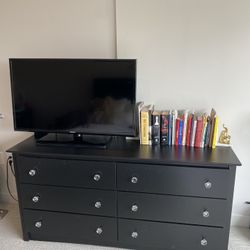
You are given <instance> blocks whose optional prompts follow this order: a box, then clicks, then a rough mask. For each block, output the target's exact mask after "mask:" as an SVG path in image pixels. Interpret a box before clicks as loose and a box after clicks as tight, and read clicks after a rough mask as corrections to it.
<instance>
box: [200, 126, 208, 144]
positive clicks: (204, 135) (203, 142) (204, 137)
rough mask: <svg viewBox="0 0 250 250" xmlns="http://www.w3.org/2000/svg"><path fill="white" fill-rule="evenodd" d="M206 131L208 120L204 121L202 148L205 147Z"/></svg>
mask: <svg viewBox="0 0 250 250" xmlns="http://www.w3.org/2000/svg"><path fill="white" fill-rule="evenodd" d="M206 131H207V121H204V126H203V133H202V139H201V144H200V147H201V148H204V147H205V139H206Z"/></svg>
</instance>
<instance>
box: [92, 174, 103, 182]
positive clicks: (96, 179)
mask: <svg viewBox="0 0 250 250" xmlns="http://www.w3.org/2000/svg"><path fill="white" fill-rule="evenodd" d="M93 178H94V181H99V180H100V179H101V175H100V174H95V175H94V177H93Z"/></svg>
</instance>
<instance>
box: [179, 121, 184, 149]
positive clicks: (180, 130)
mask: <svg viewBox="0 0 250 250" xmlns="http://www.w3.org/2000/svg"><path fill="white" fill-rule="evenodd" d="M182 136H183V120H182V119H180V128H179V135H178V145H182Z"/></svg>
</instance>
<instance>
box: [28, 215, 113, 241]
mask: <svg viewBox="0 0 250 250" xmlns="http://www.w3.org/2000/svg"><path fill="white" fill-rule="evenodd" d="M23 219H24V230H25V233H26V234H27V235H29V239H31V240H47V241H64V242H76V243H85V242H89V241H90V242H91V241H92V242H93V243H95V244H102V242H109V241H114V240H116V239H117V230H116V228H117V222H116V219H114V218H104V217H100V216H98V217H95V216H87V215H78V214H66V213H54V212H44V211H32V210H24V211H23Z"/></svg>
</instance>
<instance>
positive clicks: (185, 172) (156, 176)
mask: <svg viewBox="0 0 250 250" xmlns="http://www.w3.org/2000/svg"><path fill="white" fill-rule="evenodd" d="M117 165H118V166H117V167H118V168H117V171H118V173H117V176H118V180H117V185H118V189H119V190H121V191H136V192H147V193H161V194H174V195H187V196H200V197H214V198H227V197H228V196H229V195H230V194H229V193H228V190H230V189H229V185H230V183H229V170H228V169H219V170H218V169H208V168H199V167H196V168H194V167H175V166H162V165H146V164H126V163H120V164H117ZM232 185H233V184H232Z"/></svg>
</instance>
